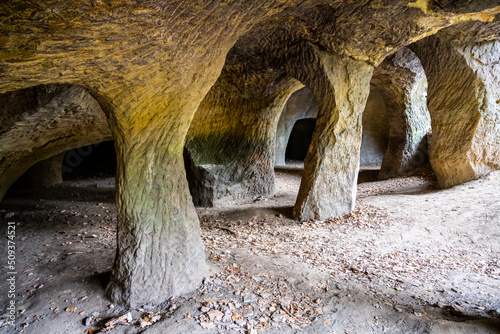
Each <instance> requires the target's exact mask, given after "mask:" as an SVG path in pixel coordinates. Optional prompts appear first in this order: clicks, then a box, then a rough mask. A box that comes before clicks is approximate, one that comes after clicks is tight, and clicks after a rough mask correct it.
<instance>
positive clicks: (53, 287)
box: [0, 166, 500, 334]
mask: <svg viewBox="0 0 500 334" xmlns="http://www.w3.org/2000/svg"><path fill="white" fill-rule="evenodd" d="M376 172H377V171H376V170H374V169H373V168H372V169H366V170H362V171H361V173H360V184H359V185H358V202H357V206H356V210H355V212H354V213H353V214H351V215H349V216H345V217H342V218H336V219H330V220H325V221H315V222H304V223H299V222H296V221H294V220H292V219H290V218H289V217H290V214H291V208H292V206H293V203H294V201H295V197H296V194H297V191H298V187H299V184H300V175H301V170H300V168H297V167H296V166H292V168H282V169H277V172H276V175H277V193H276V196H274V197H273V198H269V199H265V198H258V199H255V200H254V201H251V202H246V203H232V204H231V205H230V206H229V205H228V206H225V207H222V208H198V213H199V216H200V221H201V228H202V237H203V241H204V243H205V246H206V255H207V259H208V262H209V265H210V267H211V277H210V278H208V279H206V281H205V282H204V284H203V285H201V286H200V287H199V289H198V290H197V291H195V292H193V293H191V294H188V295H185V296H179V297H176V298H172V299H171V300H169V301H166V302H165V303H163V304H162V305H160V306H157V307H150V306H148V305H144V307H143V308H141V309H134V310H130V311H131V316H132V322H133V324H128V325H125V324H123V325H117V326H115V328H114V329H112V330H110V331H109V332H111V333H299V332H300V333H500V319H499V316H500V289H499V287H500V202H499V200H498V199H499V195H498V194H499V190H500V171H499V172H494V173H492V174H490V175H489V176H487V177H486V178H484V179H481V180H477V181H472V182H469V183H467V184H464V185H461V186H457V187H454V188H451V189H447V190H441V191H438V190H436V189H435V184H434V182H433V179H432V177H430V176H428V174H423V175H425V176H414V177H407V178H401V179H395V180H389V181H374V180H376ZM0 209H1V210H2V212H1V213H0V217H2V218H3V217H4V216H5V215H7V216H10V215H11V213H13V214H14V216H12V217H10V218H8V219H3V220H1V221H0V222H1V224H2V226H3V227H2V228H3V230H4V232H3V233H4V235H5V236H6V235H7V232H6V231H7V227H6V226H7V221H14V222H16V238H15V242H16V247H17V249H16V261H17V263H16V269H17V272H18V275H17V283H16V288H17V297H16V307H17V313H16V315H17V319H16V322H15V326H14V327H12V326H10V325H7V324H6V323H3V325H2V326H1V327H0V333H18V332H23V333H36V334H38V333H51V334H52V333H53V334H56V333H90V332H92V333H98V332H103V328H104V327H105V323H106V322H107V321H109V320H110V319H113V318H115V317H117V316H120V315H123V314H125V313H127V311H128V310H125V309H122V308H120V307H118V306H114V305H112V304H111V303H110V302H109V301H108V300H107V299H106V298H105V297H104V287H105V285H106V283H107V280H108V279H109V272H110V268H111V266H112V263H113V257H114V247H115V232H116V230H115V225H116V208H115V204H114V179H113V178H109V177H98V178H91V179H84V180H75V181H66V182H64V183H63V184H61V185H58V186H54V187H50V188H47V189H35V190H31V191H14V192H11V193H10V195H9V196H7V197H6V198H5V199H4V201H2V202H1V203H0ZM6 244H7V239H6V238H4V244H3V245H4V246H2V249H3V252H4V253H5V254H7V250H6ZM2 258H3V259H4V262H6V260H5V259H6V256H2ZM6 273H7V270H6V268H5V265H3V266H2V272H1V275H0V280H1V283H0V314H5V313H6V306H7V303H8V298H7V294H8V291H7V289H8V286H7V284H6V279H7V274H6ZM141 319H142V320H141ZM6 320H7V319H6V318H5V317H4V316H2V317H0V322H4V321H6ZM85 322H87V325H88V326H86V324H85ZM141 326H142V328H141Z"/></svg>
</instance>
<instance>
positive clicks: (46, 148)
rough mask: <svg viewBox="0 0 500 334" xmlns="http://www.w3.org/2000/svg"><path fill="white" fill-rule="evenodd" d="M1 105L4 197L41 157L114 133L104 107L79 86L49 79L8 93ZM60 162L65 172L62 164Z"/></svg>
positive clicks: (0, 180)
mask: <svg viewBox="0 0 500 334" xmlns="http://www.w3.org/2000/svg"><path fill="white" fill-rule="evenodd" d="M0 108H1V113H0V117H1V124H2V125H1V129H0V198H1V197H3V195H4V194H5V192H6V191H7V190H8V188H9V187H10V186H11V185H12V183H14V182H15V181H16V180H17V179H18V178H19V177H20V176H21V175H23V174H24V172H26V171H27V170H28V169H29V168H30V167H31V166H33V165H34V164H35V163H37V162H40V161H42V160H45V159H48V158H50V157H52V156H54V155H58V154H60V153H62V152H65V151H67V150H70V149H74V148H77V147H81V146H85V145H89V144H94V143H98V142H101V141H104V140H109V139H111V131H110V128H109V125H108V122H107V119H106V116H105V114H104V112H103V111H102V109H101V107H100V106H99V104H98V103H97V101H96V100H95V99H94V98H93V97H92V96H91V95H90V94H89V93H88V92H87V91H86V90H85V89H83V88H81V87H78V86H71V85H47V86H38V87H35V88H29V89H24V90H20V91H16V92H13V93H5V94H2V95H1V96H0ZM58 168H59V172H60V170H61V164H59V167H58ZM47 173H49V174H51V172H50V171H48V170H47ZM59 174H60V173H59ZM53 177H55V176H48V178H53ZM59 177H60V176H59ZM44 178H45V177H42V179H44ZM46 180H47V181H48V179H46ZM53 181H54V180H53Z"/></svg>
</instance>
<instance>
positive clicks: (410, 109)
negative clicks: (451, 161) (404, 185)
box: [372, 48, 431, 179]
mask: <svg viewBox="0 0 500 334" xmlns="http://www.w3.org/2000/svg"><path fill="white" fill-rule="evenodd" d="M372 83H373V84H374V85H376V86H377V87H378V88H379V90H380V92H381V94H382V96H383V98H384V101H385V103H386V106H387V111H388V116H389V128H390V130H389V143H388V146H387V151H386V153H385V155H384V160H383V162H382V167H381V169H380V173H379V178H381V179H386V178H390V177H397V176H404V175H408V174H409V173H411V172H412V171H414V170H415V168H416V167H418V166H420V165H422V164H423V163H424V162H426V160H427V156H428V149H427V135H428V134H429V133H430V130H431V119H430V115H429V111H428V110H427V77H426V76H425V72H424V69H423V67H422V64H421V63H420V60H419V59H418V58H417V56H416V55H415V54H414V53H413V52H412V51H411V50H409V49H407V48H404V49H401V50H399V51H398V52H397V53H396V54H394V55H392V56H390V57H389V58H387V59H386V60H385V61H384V62H383V63H382V64H381V65H380V66H379V67H378V68H377V69H376V70H375V72H374V75H373V79H372Z"/></svg>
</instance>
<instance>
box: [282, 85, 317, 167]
mask: <svg viewBox="0 0 500 334" xmlns="http://www.w3.org/2000/svg"><path fill="white" fill-rule="evenodd" d="M317 116H318V102H317V101H316V97H315V96H314V94H313V92H311V90H310V89H309V88H307V87H304V88H302V89H300V90H298V91H296V92H295V93H293V94H292V96H290V98H289V99H288V101H287V102H286V104H285V106H284V107H283V110H282V112H281V115H280V119H279V121H278V125H277V128H276V149H275V151H276V153H275V161H274V164H275V165H276V166H284V165H286V162H285V153H286V147H287V144H288V140H289V138H290V134H291V132H292V129H293V126H294V124H295V122H297V121H298V120H300V119H304V118H316V117H317Z"/></svg>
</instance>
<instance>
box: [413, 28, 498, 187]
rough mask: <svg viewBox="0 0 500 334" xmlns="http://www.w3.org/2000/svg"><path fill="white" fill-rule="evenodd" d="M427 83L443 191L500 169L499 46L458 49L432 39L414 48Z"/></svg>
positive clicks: (486, 44) (433, 152) (433, 157)
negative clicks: (444, 188)
mask: <svg viewBox="0 0 500 334" xmlns="http://www.w3.org/2000/svg"><path fill="white" fill-rule="evenodd" d="M412 49H413V50H414V51H415V53H416V54H417V55H418V56H419V57H420V59H421V61H422V65H423V66H424V69H425V72H426V74H427V78H428V82H429V92H428V100H429V103H428V107H429V112H430V115H431V119H432V140H431V154H430V162H431V165H432V168H433V169H434V172H435V173H436V176H437V179H438V185H439V186H440V187H452V186H454V185H457V184H461V183H464V182H467V181H470V180H473V179H476V178H478V177H481V176H484V175H486V174H487V173H489V172H490V171H492V170H495V169H498V168H499V166H500V151H499V148H500V128H499V126H498V119H499V115H500V108H499V104H498V101H499V100H500V88H499V85H498V76H499V75H500V68H499V66H498V63H499V61H500V42H498V41H494V42H484V43H481V44H477V45H460V44H458V42H451V41H448V40H446V39H444V38H439V37H435V36H432V37H429V38H426V39H425V40H422V41H420V42H418V43H416V44H415V45H413V46H412Z"/></svg>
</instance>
